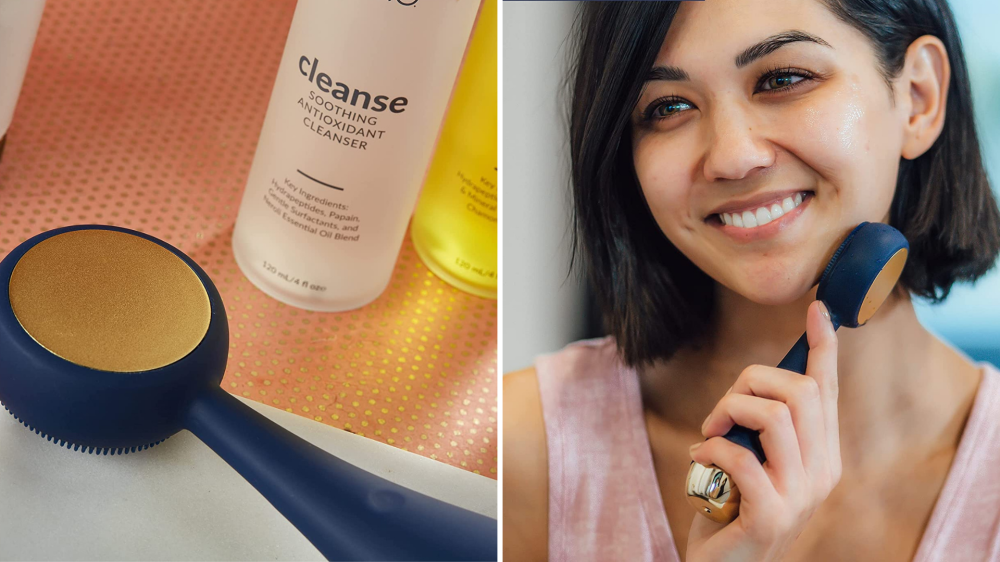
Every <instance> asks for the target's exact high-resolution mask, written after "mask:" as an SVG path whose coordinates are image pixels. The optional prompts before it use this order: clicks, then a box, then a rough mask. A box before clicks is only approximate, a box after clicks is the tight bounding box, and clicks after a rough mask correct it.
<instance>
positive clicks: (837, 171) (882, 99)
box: [786, 82, 902, 222]
mask: <svg viewBox="0 0 1000 562" xmlns="http://www.w3.org/2000/svg"><path fill="white" fill-rule="evenodd" d="M874 88H875V89H872V88H871V87H868V88H862V87H860V86H859V85H858V84H857V83H856V82H855V83H852V84H850V85H849V86H848V87H846V88H844V89H841V90H838V91H833V92H831V93H830V94H828V95H827V96H825V97H824V98H823V99H819V100H816V99H813V100H810V102H809V103H807V104H805V105H803V107H801V108H799V109H798V110H797V111H796V113H797V115H793V116H792V117H793V119H795V120H796V121H798V123H799V126H796V127H789V129H788V130H789V131H793V133H792V135H793V138H790V139H789V142H787V143H786V148H788V149H789V151H791V152H792V153H793V154H794V155H795V156H796V157H798V158H799V159H801V160H802V161H803V162H804V163H805V164H806V165H808V166H809V167H811V168H812V169H813V170H815V171H816V172H817V173H818V174H819V175H820V179H821V181H825V182H826V183H827V184H828V185H829V187H832V189H828V190H827V193H823V192H822V191H821V192H820V193H819V195H820V197H824V196H826V198H827V200H828V201H829V200H830V199H829V196H831V195H835V196H836V198H837V199H838V207H839V209H840V211H841V214H842V215H843V217H844V218H845V219H850V220H853V221H856V222H861V221H862V220H869V221H879V220H882V219H883V217H884V216H885V213H886V212H887V211H888V208H889V204H890V203H891V201H892V196H893V193H894V191H895V187H896V174H897V171H898V167H899V157H900V153H901V150H902V128H901V126H900V124H899V123H898V117H897V116H896V113H895V110H894V108H893V107H892V106H891V105H890V103H889V96H888V93H887V92H885V91H884V89H885V86H884V85H883V84H876V85H874Z"/></svg>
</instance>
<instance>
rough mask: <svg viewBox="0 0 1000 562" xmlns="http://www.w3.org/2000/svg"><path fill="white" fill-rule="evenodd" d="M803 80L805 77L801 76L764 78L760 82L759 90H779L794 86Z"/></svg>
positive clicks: (779, 75)
mask: <svg viewBox="0 0 1000 562" xmlns="http://www.w3.org/2000/svg"><path fill="white" fill-rule="evenodd" d="M805 78H806V77H805V76H801V75H799V74H789V73H783V74H774V75H771V76H769V77H767V78H765V79H764V80H763V81H762V82H761V84H760V89H761V90H762V91H765V92H766V91H770V90H781V89H783V88H787V87H789V86H792V85H794V84H798V83H799V82H801V81H802V80H805Z"/></svg>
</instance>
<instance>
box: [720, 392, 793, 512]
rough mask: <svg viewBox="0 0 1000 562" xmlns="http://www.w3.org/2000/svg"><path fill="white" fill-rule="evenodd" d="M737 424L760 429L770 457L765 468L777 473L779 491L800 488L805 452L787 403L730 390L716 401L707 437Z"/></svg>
mask: <svg viewBox="0 0 1000 562" xmlns="http://www.w3.org/2000/svg"><path fill="white" fill-rule="evenodd" d="M734 425H742V426H743V427H745V428H747V429H753V430H756V431H758V432H759V433H760V444H761V446H762V447H763V448H764V455H765V456H766V457H767V465H768V466H767V467H765V470H769V471H770V472H772V473H773V474H774V478H775V480H776V482H775V488H776V489H777V490H778V491H780V492H781V493H782V494H784V493H787V492H791V491H794V490H797V489H799V487H800V486H801V482H802V480H803V472H804V470H803V467H802V454H801V452H800V450H799V440H798V436H796V435H795V426H794V424H793V423H792V416H791V412H790V411H789V410H788V406H786V405H785V404H784V403H783V402H779V401H777V400H768V399H766V398H761V397H759V396H749V395H746V394H735V393H729V394H727V395H725V396H723V397H722V400H719V403H718V404H716V405H715V409H713V410H712V413H711V414H710V415H709V417H708V419H707V420H706V423H705V425H704V426H703V431H702V433H704V435H705V436H706V437H712V436H721V435H725V434H726V432H728V431H729V430H730V429H731V428H732V427H733V426H734ZM754 458H756V457H754ZM758 464H759V461H758Z"/></svg>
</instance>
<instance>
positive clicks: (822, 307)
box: [819, 301, 830, 320]
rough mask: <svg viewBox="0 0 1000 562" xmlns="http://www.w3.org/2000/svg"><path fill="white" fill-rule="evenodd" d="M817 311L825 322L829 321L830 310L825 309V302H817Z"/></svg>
mask: <svg viewBox="0 0 1000 562" xmlns="http://www.w3.org/2000/svg"><path fill="white" fill-rule="evenodd" d="M819 311H820V312H822V313H823V317H824V318H826V319H827V320H829V319H830V309H828V308H827V307H826V303H825V302H823V301H819Z"/></svg>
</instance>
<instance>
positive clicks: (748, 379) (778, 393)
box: [731, 365, 829, 475]
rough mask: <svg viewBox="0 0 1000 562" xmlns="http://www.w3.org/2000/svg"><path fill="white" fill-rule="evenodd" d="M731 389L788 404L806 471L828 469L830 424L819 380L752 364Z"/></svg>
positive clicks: (809, 472)
mask: <svg viewBox="0 0 1000 562" xmlns="http://www.w3.org/2000/svg"><path fill="white" fill-rule="evenodd" d="M731 392H733V393H737V394H746V395H751V396H758V397H760V398H767V399H770V400H778V401H780V402H783V403H784V404H785V405H786V406H788V410H789V411H790V412H791V415H792V425H793V426H794V427H795V434H796V436H797V438H798V444H799V451H800V452H801V454H802V464H803V467H804V468H805V472H806V474H807V475H812V474H815V473H819V472H820V471H825V470H826V465H827V462H828V461H827V456H828V454H829V447H828V439H827V435H826V431H827V425H826V418H825V414H824V407H823V403H822V398H821V396H820V391H819V385H818V384H817V383H816V380H815V379H813V378H811V377H804V376H802V375H800V374H798V373H793V372H792V371H787V370H785V369H778V368H776V367H765V366H763V365H751V366H749V367H747V368H746V369H744V370H743V372H742V373H740V376H739V378H737V379H736V383H735V384H734V385H733V388H732V391H731Z"/></svg>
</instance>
